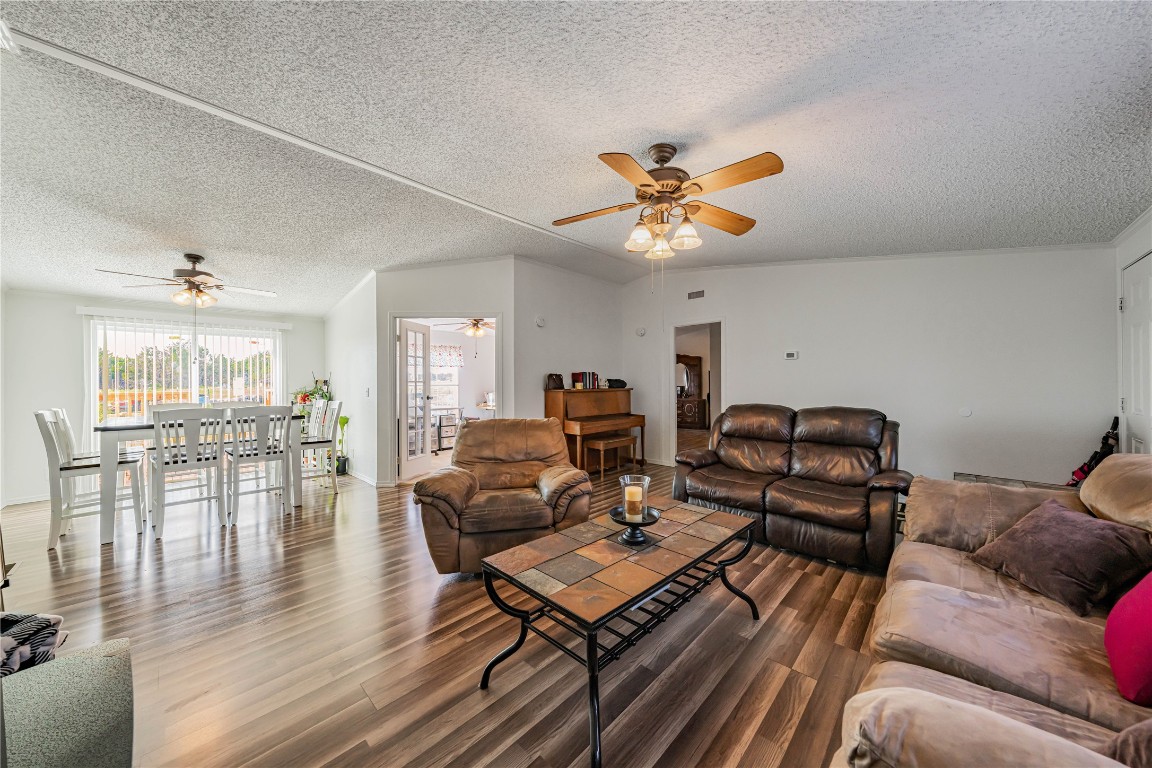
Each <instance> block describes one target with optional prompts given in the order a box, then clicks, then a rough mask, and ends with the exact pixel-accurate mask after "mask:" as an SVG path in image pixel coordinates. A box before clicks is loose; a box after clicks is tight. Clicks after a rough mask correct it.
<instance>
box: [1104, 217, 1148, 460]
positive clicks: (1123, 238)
mask: <svg viewBox="0 0 1152 768" xmlns="http://www.w3.org/2000/svg"><path fill="white" fill-rule="evenodd" d="M1112 244H1113V245H1114V246H1115V248H1116V295H1117V296H1120V295H1121V294H1122V292H1123V276H1122V273H1123V271H1124V268H1125V267H1127V266H1128V265H1129V264H1131V263H1132V262H1134V261H1136V260H1137V259H1139V258H1140V257H1141V256H1144V255H1145V254H1146V253H1149V252H1152V208H1149V209H1148V210H1146V211H1144V213H1142V214H1141V215H1140V216H1137V217H1136V220H1135V221H1133V222H1132V223H1131V224H1129V225H1128V226H1127V227H1126V228H1125V229H1124V231H1123V232H1121V233H1120V234H1119V236H1117V237H1116V239H1115V240H1114V241H1113V242H1112ZM1150 258H1152V257H1150ZM1116 348H1117V349H1118V350H1119V351H1120V354H1123V353H1124V330H1123V321H1122V318H1121V315H1120V313H1119V312H1117V313H1116ZM1116 367H1117V371H1116V387H1117V389H1116V402H1117V406H1116V411H1117V413H1119V410H1120V407H1119V402H1120V398H1121V397H1122V396H1123V395H1124V393H1123V392H1122V391H1121V389H1122V388H1121V380H1120V378H1121V377H1122V376H1123V375H1124V371H1123V366H1122V365H1121V360H1120V356H1119V355H1117V361H1116ZM1128 442H1129V441H1128V423H1127V421H1126V420H1125V419H1124V418H1123V417H1121V419H1120V446H1121V447H1120V448H1119V450H1124V446H1127V445H1128Z"/></svg>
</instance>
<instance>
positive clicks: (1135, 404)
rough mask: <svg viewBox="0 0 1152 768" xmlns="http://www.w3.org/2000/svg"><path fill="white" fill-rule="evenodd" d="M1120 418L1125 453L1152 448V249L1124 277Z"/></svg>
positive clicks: (1122, 278) (1121, 287) (1121, 293)
mask: <svg viewBox="0 0 1152 768" xmlns="http://www.w3.org/2000/svg"><path fill="white" fill-rule="evenodd" d="M1120 295H1121V296H1122V299H1121V301H1122V302H1123V305H1122V312H1121V314H1120V325H1121V329H1122V330H1121V341H1120V359H1121V363H1120V364H1121V368H1122V371H1121V375H1120V421H1121V438H1120V439H1121V441H1122V442H1121V444H1120V450H1121V451H1122V452H1123V453H1149V452H1152V253H1146V254H1144V256H1142V257H1141V258H1139V259H1137V260H1136V261H1135V262H1133V263H1131V264H1129V265H1128V266H1127V267H1125V268H1124V271H1123V272H1122V273H1121V278H1120Z"/></svg>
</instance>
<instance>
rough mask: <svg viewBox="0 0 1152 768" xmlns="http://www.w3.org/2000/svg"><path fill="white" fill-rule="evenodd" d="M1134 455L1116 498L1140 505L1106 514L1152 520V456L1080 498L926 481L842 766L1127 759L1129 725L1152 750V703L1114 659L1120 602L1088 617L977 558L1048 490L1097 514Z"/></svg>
mask: <svg viewBox="0 0 1152 768" xmlns="http://www.w3.org/2000/svg"><path fill="white" fill-rule="evenodd" d="M1109 462H1114V463H1113V464H1112V465H1111V466H1109ZM1124 462H1128V463H1127V465H1125V464H1124ZM1124 466H1127V467H1128V469H1127V470H1126V471H1127V475H1128V480H1129V481H1130V482H1127V486H1126V488H1125V489H1123V490H1121V491H1120V493H1121V494H1122V495H1123V496H1124V498H1122V499H1116V498H1112V499H1111V505H1112V507H1113V508H1114V509H1115V508H1119V509H1123V510H1124V511H1125V514H1129V513H1130V515H1131V516H1130V517H1129V518H1128V520H1123V519H1120V518H1121V517H1124V516H1125V515H1124V514H1121V515H1119V516H1108V515H1098V516H1101V517H1107V518H1108V519H1110V520H1112V521H1113V522H1121V523H1129V524H1131V525H1132V527H1134V528H1137V529H1138V530H1140V531H1147V530H1152V456H1145V457H1139V458H1138V459H1135V460H1133V459H1131V458H1121V457H1118V456H1114V457H1112V458H1110V459H1108V460H1106V461H1105V463H1104V464H1102V465H1101V467H1100V469H1098V470H1097V473H1099V474H1100V475H1101V477H1099V478H1097V476H1096V474H1093V475H1092V476H1090V477H1089V478H1088V480H1087V481H1086V483H1085V485H1084V487H1083V489H1082V491H1081V493H1080V494H1079V496H1078V495H1077V494H1076V493H1075V492H1071V491H1070V492H1067V493H1055V494H1053V493H1052V492H1051V491H1044V490H1034V489H1015V488H1005V487H1000V486H994V485H984V484H975V483H958V482H951V481H943V480H931V479H928V478H923V477H918V478H916V479H915V481H914V482H913V483H912V487H911V491H910V494H909V498H908V502H907V507H906V512H905V514H906V519H905V525H904V532H905V536H906V538H905V540H904V541H903V542H902V543H901V544H900V545H899V546H898V547H897V548H896V551H895V553H894V554H893V557H892V562H891V565H890V567H889V570H888V575H887V584H886V590H885V594H884V596H883V598H882V599H881V600H880V602H879V604H878V605H877V607H876V612H875V615H874V618H873V624H872V634H871V649H872V653H873V654H874V655H875V656H876V658H877V659H879V660H880V661H881V662H882V663H880V664H878V665H876V666H874V667H873V668H872V670H871V671H870V672H869V674H868V675H867V677H866V678H865V680H864V681H863V683H862V686H861V690H860V692H859V693H858V694H857V695H856V696H855V697H853V698H852V699H851V700H850V701H849V702H848V703H847V704H846V705H845V708H844V719H843V746H842V747H841V749H840V751H839V752H838V753H837V755H836V756H835V758H834V759H833V761H832V765H834V766H846V765H848V766H854V768H863V767H864V766H877V765H879V766H928V765H981V766H985V765H987V766H990V765H1014V766H1024V765H1046V766H1113V767H1115V766H1117V765H1118V763H1116V762H1114V761H1113V760H1112V759H1110V757H1108V756H1107V755H1109V754H1110V750H1114V749H1115V748H1114V742H1113V740H1114V739H1115V738H1116V737H1117V734H1118V733H1120V732H1121V731H1124V732H1125V736H1123V737H1122V738H1124V739H1129V738H1130V737H1129V734H1132V733H1134V732H1135V734H1136V736H1135V738H1136V739H1137V740H1139V742H1140V744H1143V745H1144V746H1142V747H1140V749H1146V750H1147V751H1146V753H1145V756H1146V757H1147V758H1148V759H1149V760H1150V761H1152V727H1149V726H1152V708H1150V707H1146V706H1140V705H1138V704H1135V703H1133V702H1132V701H1129V700H1127V699H1125V698H1124V697H1122V696H1121V695H1120V693H1119V692H1118V690H1117V684H1116V679H1115V677H1114V675H1113V672H1112V669H1111V668H1110V666H1109V657H1108V654H1107V652H1106V650H1105V646H1104V629H1105V622H1106V620H1107V617H1108V607H1107V606H1106V605H1104V606H1101V605H1097V606H1096V607H1094V608H1093V609H1092V611H1091V612H1090V613H1089V614H1088V615H1087V616H1079V615H1077V614H1076V613H1074V612H1073V611H1072V610H1070V609H1069V608H1068V607H1066V606H1065V605H1064V604H1063V603H1060V602H1057V601H1055V600H1052V599H1049V598H1048V597H1045V596H1044V595H1041V594H1039V593H1037V592H1034V591H1032V590H1031V589H1029V588H1028V587H1026V586H1024V585H1023V584H1021V583H1020V582H1019V581H1016V580H1015V579H1012V578H1009V577H1008V576H1005V575H1003V574H1001V573H1000V572H998V571H994V570H990V569H988V568H985V567H983V566H981V565H979V564H977V563H975V562H973V560H972V556H971V555H972V553H973V552H975V551H976V550H977V549H979V548H980V547H981V546H983V545H984V544H985V543H987V542H990V541H992V540H995V539H997V538H998V537H1000V536H1002V535H1003V534H1004V533H1005V531H1007V530H1008V529H1009V528H1010V527H1012V525H1013V524H1014V523H1016V522H1017V521H1018V520H1020V519H1021V518H1023V517H1024V516H1025V515H1027V514H1028V513H1029V512H1030V511H1032V510H1033V509H1035V508H1036V507H1037V506H1039V505H1040V504H1041V503H1043V502H1044V501H1045V500H1047V499H1049V498H1055V499H1057V500H1058V501H1059V502H1060V503H1061V504H1063V505H1064V506H1065V507H1067V508H1068V509H1070V510H1075V511H1079V512H1083V513H1084V514H1092V513H1091V512H1090V511H1089V508H1088V507H1086V505H1085V502H1087V503H1088V504H1090V505H1091V504H1093V502H1094V501H1098V500H1099V499H1101V498H1102V497H1108V496H1109V495H1112V496H1115V495H1116V491H1115V489H1114V488H1109V487H1107V486H1105V485H1104V483H1105V482H1106V478H1105V476H1106V475H1107V474H1108V473H1109V471H1111V472H1113V473H1114V472H1115V470H1116V468H1117V467H1120V468H1121V469H1123V467H1124ZM1106 468H1107V469H1106ZM1094 481H1096V482H1095V487H1092V484H1093V482H1094ZM1090 493H1091V495H1092V498H1090ZM1117 502H1119V504H1117ZM1097 511H1099V510H1097ZM1148 652H1149V653H1152V638H1149V651H1148ZM1141 724H1143V725H1141ZM1145 728H1149V730H1147V731H1145V730H1144V729H1145ZM1125 729H1129V730H1127V731H1126V730H1125ZM1132 764H1141V763H1140V762H1139V760H1138V761H1137V762H1136V763H1132Z"/></svg>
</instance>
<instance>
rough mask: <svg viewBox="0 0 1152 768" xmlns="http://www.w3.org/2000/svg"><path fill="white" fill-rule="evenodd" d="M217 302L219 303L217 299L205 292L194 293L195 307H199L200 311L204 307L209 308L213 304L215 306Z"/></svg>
mask: <svg viewBox="0 0 1152 768" xmlns="http://www.w3.org/2000/svg"><path fill="white" fill-rule="evenodd" d="M217 301H219V299H217V298H216V297H215V296H213V295H212V294H210V293H208V292H207V291H196V306H197V307H199V308H200V309H204V308H205V307H210V306H212V305H213V304H215V303H216V302H217Z"/></svg>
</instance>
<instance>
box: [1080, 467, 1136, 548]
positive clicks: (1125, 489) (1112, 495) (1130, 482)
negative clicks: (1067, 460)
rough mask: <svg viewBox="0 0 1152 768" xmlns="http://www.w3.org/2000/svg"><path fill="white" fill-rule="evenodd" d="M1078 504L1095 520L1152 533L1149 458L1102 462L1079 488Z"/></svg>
mask: <svg viewBox="0 0 1152 768" xmlns="http://www.w3.org/2000/svg"><path fill="white" fill-rule="evenodd" d="M1080 500H1081V501H1082V502H1084V504H1086V505H1087V506H1088V509H1090V510H1092V514H1094V515H1096V517H1102V518H1104V519H1105V520H1111V521H1113V522H1116V523H1124V524H1125V525H1131V526H1133V527H1134V528H1143V529H1144V530H1146V531H1152V455H1148V454H1146V453H1115V454H1113V455H1111V456H1109V457H1108V458H1106V459H1104V461H1102V462H1100V466H1098V467H1096V469H1094V470H1092V474H1090V475H1088V479H1087V480H1085V481H1084V483H1083V484H1082V485H1081V486H1080Z"/></svg>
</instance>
